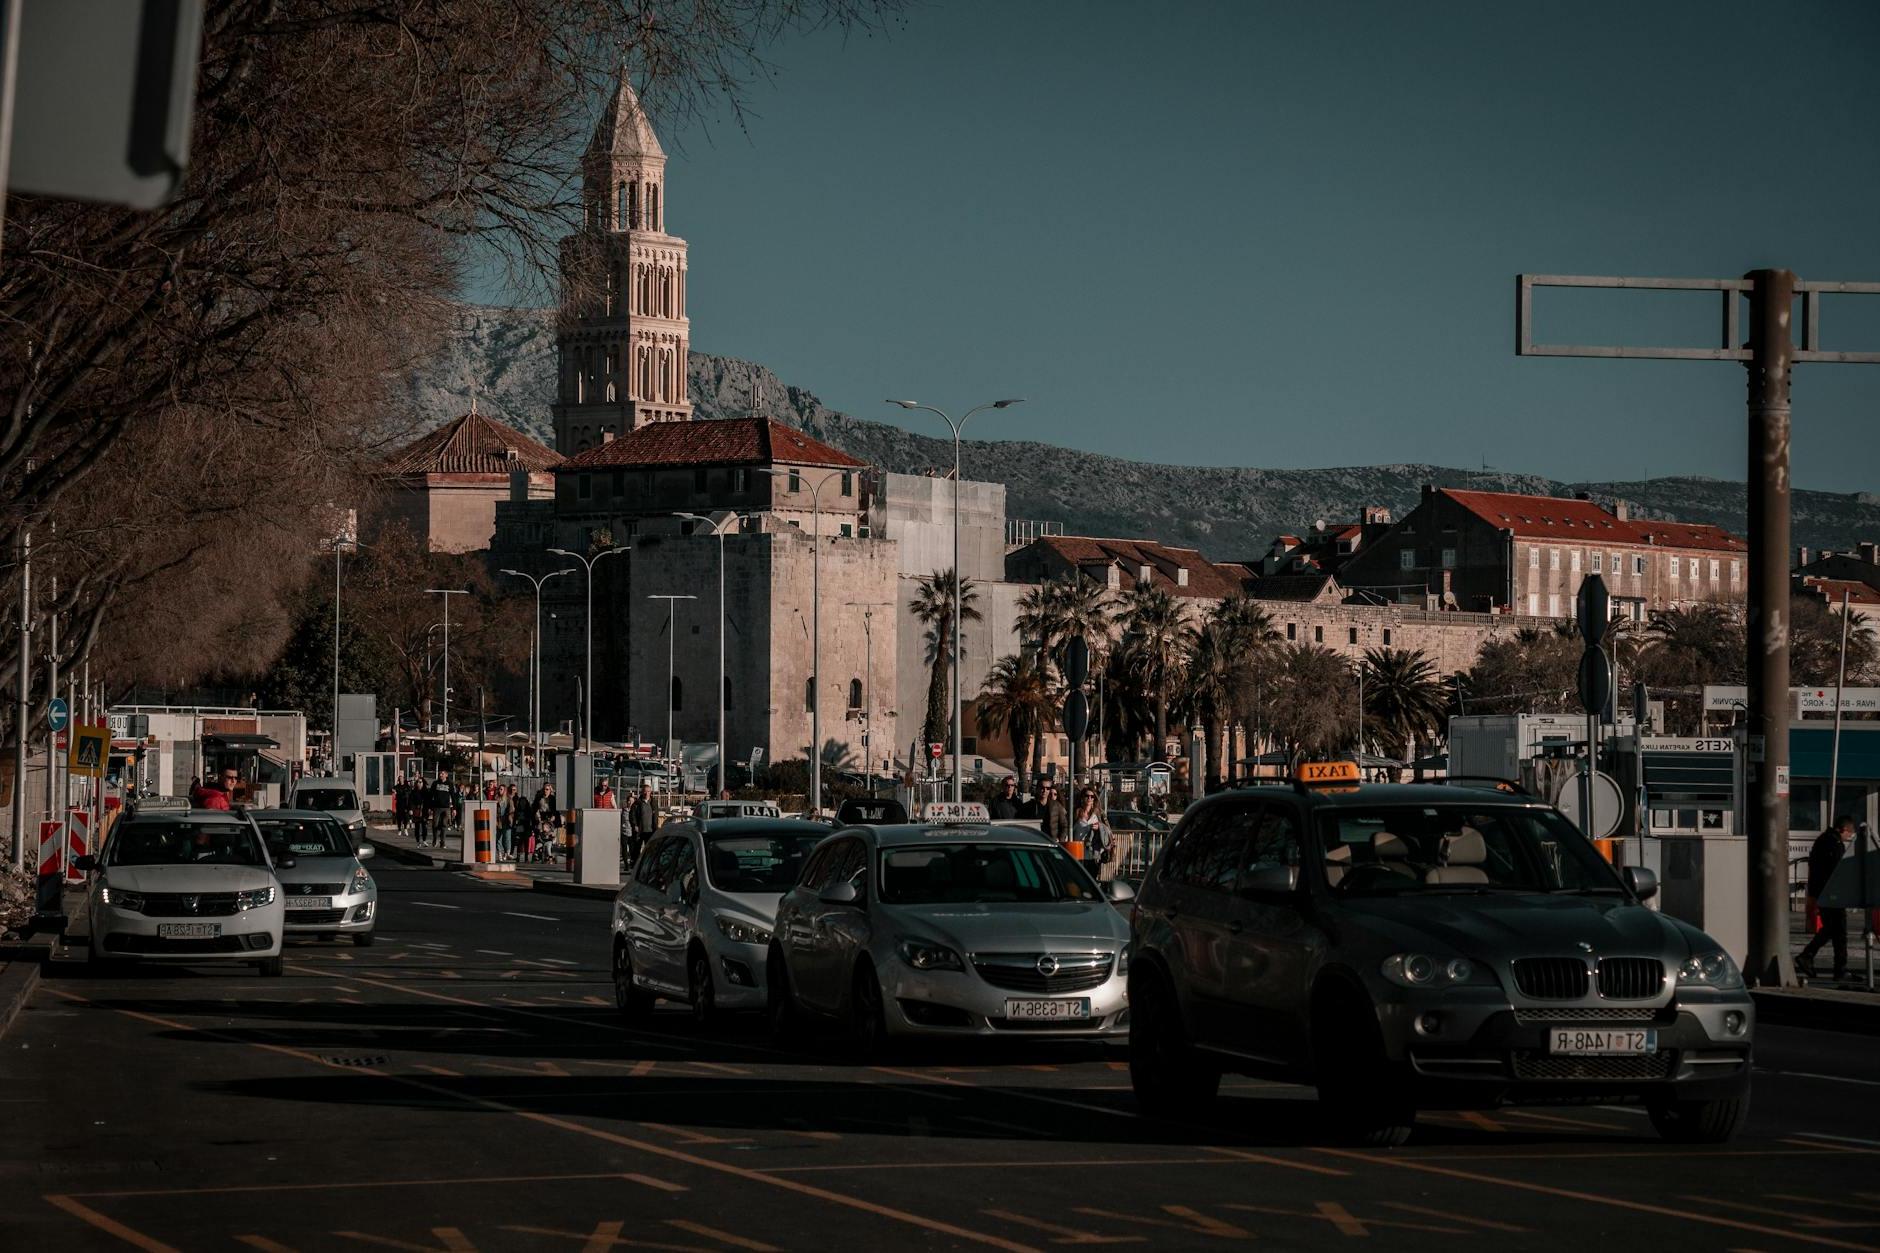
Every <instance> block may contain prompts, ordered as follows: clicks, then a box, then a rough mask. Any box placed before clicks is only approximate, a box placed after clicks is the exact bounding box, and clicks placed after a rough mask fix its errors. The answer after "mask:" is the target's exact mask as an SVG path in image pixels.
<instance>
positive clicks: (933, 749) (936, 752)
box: [927, 743, 947, 761]
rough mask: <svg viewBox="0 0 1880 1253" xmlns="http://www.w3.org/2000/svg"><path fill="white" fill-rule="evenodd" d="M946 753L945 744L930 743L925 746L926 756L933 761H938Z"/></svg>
mask: <svg viewBox="0 0 1880 1253" xmlns="http://www.w3.org/2000/svg"><path fill="white" fill-rule="evenodd" d="M946 751H947V746H946V745H945V744H940V743H930V744H928V745H927V756H929V757H931V758H933V759H934V760H935V761H939V760H940V759H941V758H942V757H944V756H945V755H946Z"/></svg>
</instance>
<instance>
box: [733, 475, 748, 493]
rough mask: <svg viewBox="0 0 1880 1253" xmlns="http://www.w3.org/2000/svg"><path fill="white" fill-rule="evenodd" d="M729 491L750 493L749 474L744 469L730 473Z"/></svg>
mask: <svg viewBox="0 0 1880 1253" xmlns="http://www.w3.org/2000/svg"><path fill="white" fill-rule="evenodd" d="M731 490H732V491H734V492H748V491H750V490H751V472H750V471H749V470H745V469H737V470H733V471H732V472H731Z"/></svg>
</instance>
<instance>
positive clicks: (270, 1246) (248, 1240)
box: [235, 1236, 296, 1253]
mask: <svg viewBox="0 0 1880 1253" xmlns="http://www.w3.org/2000/svg"><path fill="white" fill-rule="evenodd" d="M235 1240H236V1243H238V1244H245V1245H247V1246H248V1247H249V1248H251V1249H260V1250H261V1253H296V1250H294V1249H291V1248H289V1247H288V1246H287V1245H285V1244H282V1243H280V1242H279V1241H277V1240H270V1239H268V1238H267V1237H266V1236H236V1237H235Z"/></svg>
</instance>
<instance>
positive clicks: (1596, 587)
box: [1580, 574, 1612, 648]
mask: <svg viewBox="0 0 1880 1253" xmlns="http://www.w3.org/2000/svg"><path fill="white" fill-rule="evenodd" d="M1611 621H1612V598H1611V597H1610V596H1608V595H1607V594H1606V580H1605V579H1603V578H1601V577H1600V576H1599V575H1597V574H1589V575H1587V576H1586V581H1585V582H1584V583H1582V584H1580V638H1582V639H1584V640H1585V641H1586V646H1587V647H1588V648H1598V647H1599V644H1600V641H1601V640H1603V639H1605V638H1606V627H1607V624H1608V623H1610V622H1611Z"/></svg>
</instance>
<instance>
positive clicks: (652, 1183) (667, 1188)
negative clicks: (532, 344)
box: [620, 1175, 692, 1192]
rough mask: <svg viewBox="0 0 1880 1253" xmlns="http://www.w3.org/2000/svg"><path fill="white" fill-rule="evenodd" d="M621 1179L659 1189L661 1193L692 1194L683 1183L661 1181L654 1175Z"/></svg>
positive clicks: (629, 1176) (627, 1176)
mask: <svg viewBox="0 0 1880 1253" xmlns="http://www.w3.org/2000/svg"><path fill="white" fill-rule="evenodd" d="M620 1177H621V1178H622V1179H630V1180H632V1181H633V1182H634V1183H637V1184H641V1185H643V1186H645V1187H648V1188H658V1189H659V1190H660V1191H661V1192H690V1191H691V1190H692V1189H690V1188H688V1187H686V1186H685V1185H684V1184H682V1183H674V1182H673V1181H672V1180H670V1179H660V1178H658V1177H656V1176H654V1175H622V1176H620Z"/></svg>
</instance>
